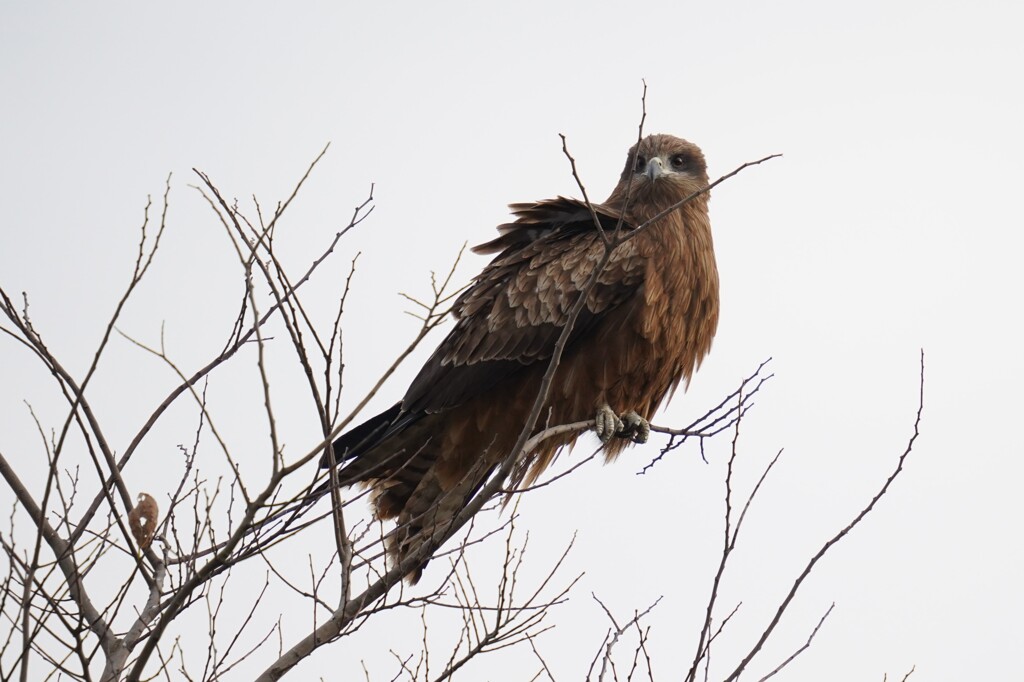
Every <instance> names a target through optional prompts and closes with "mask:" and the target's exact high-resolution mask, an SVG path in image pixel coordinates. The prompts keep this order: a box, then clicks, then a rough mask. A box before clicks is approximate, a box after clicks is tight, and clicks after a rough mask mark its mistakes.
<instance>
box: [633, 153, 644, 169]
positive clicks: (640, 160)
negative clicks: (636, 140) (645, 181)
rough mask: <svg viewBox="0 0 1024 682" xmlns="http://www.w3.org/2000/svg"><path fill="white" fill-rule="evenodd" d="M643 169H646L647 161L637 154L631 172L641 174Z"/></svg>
mask: <svg viewBox="0 0 1024 682" xmlns="http://www.w3.org/2000/svg"><path fill="white" fill-rule="evenodd" d="M645 168H647V159H645V158H644V157H642V156H640V155H639V154H637V157H636V161H635V162H634V163H633V172H635V173H643V172H644V169H645Z"/></svg>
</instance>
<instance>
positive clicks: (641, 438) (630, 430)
mask: <svg viewBox="0 0 1024 682" xmlns="http://www.w3.org/2000/svg"><path fill="white" fill-rule="evenodd" d="M620 423H621V424H622V426H621V428H619V429H618V430H617V431H616V432H615V435H616V436H619V437H620V438H629V439H630V440H631V441H633V442H634V443H638V444H641V445H642V444H643V443H646V442H647V439H648V438H650V437H651V423H650V422H649V421H647V420H646V419H644V418H643V417H641V416H640V415H639V414H637V413H636V412H635V411H633V410H630V411H629V412H627V413H626V414H624V415H622V419H621V420H620Z"/></svg>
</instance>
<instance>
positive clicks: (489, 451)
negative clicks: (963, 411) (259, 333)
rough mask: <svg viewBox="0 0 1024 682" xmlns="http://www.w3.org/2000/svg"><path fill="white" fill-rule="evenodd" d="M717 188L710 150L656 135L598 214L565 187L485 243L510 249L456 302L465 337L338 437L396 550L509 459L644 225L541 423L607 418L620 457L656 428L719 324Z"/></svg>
mask: <svg viewBox="0 0 1024 682" xmlns="http://www.w3.org/2000/svg"><path fill="white" fill-rule="evenodd" d="M707 185H708V177H707V169H706V165H705V162H704V155H703V154H702V153H701V150H700V149H699V148H698V147H697V146H696V145H694V144H692V143H690V142H687V141H686V140H682V139H679V138H677V137H672V136H670V135H650V136H648V137H645V138H643V139H642V140H640V141H639V142H638V143H637V144H636V145H634V146H633V148H631V149H630V150H629V153H628V155H627V160H626V166H625V168H624V169H623V171H622V175H621V177H620V178H619V183H618V185H617V186H616V187H615V189H614V190H613V191H612V193H611V196H609V197H608V199H607V200H606V201H605V202H603V203H601V204H593V205H592V208H593V213H592V212H591V210H590V209H591V207H588V205H587V204H586V203H585V202H583V201H579V200H575V199H567V198H564V197H558V198H555V199H548V200H545V201H538V202H536V203H526V204H513V205H511V206H510V209H511V211H512V214H513V215H514V216H515V221H514V222H511V223H508V224H505V225H501V226H499V227H498V231H499V233H500V236H499V237H497V238H496V239H494V240H492V241H489V242H487V243H485V244H481V245H479V246H477V247H475V248H474V249H473V250H474V252H476V253H479V254H495V255H494V258H493V260H491V262H490V263H489V264H488V265H487V266H486V267H485V268H484V269H483V271H482V272H481V273H480V274H479V275H477V276H476V278H475V279H474V280H473V282H472V284H471V285H470V287H469V288H468V289H467V290H466V291H465V292H463V293H462V295H461V296H460V297H459V298H458V299H457V301H456V302H455V304H454V306H453V309H452V314H453V315H454V318H455V325H454V327H453V329H452V330H451V332H450V333H449V334H448V336H447V337H446V338H445V339H444V340H443V341H442V342H441V344H440V346H438V348H437V350H436V351H434V353H433V355H431V356H430V358H429V359H428V360H427V362H426V364H425V365H424V366H423V368H422V369H421V370H420V372H419V374H418V375H417V376H416V378H415V379H414V380H413V382H412V385H410V386H409V389H408V391H406V393H405V396H404V397H403V398H402V400H401V401H400V402H398V403H397V404H395V405H394V406H393V407H391V408H390V409H388V410H386V411H385V412H383V413H381V414H379V415H377V416H375V417H373V418H371V419H369V420H368V421H366V422H364V423H363V424H361V425H359V426H357V427H355V428H353V429H351V430H349V431H348V432H347V433H344V434H342V435H341V436H340V437H339V438H338V439H337V440H336V441H335V442H334V444H333V454H334V460H335V463H336V464H337V465H338V466H339V467H340V468H339V471H338V475H339V481H340V483H341V485H343V486H347V485H352V484H356V483H361V484H363V485H365V486H367V487H369V488H370V489H371V494H372V500H373V505H374V507H375V512H376V515H377V517H378V518H382V519H388V518H396V519H397V521H398V524H399V527H398V531H396V533H394V534H393V535H392V537H391V539H390V542H389V553H390V555H391V557H392V559H395V560H401V559H402V558H404V556H405V555H407V554H408V553H409V552H411V551H413V549H414V546H415V542H416V538H418V537H419V538H422V537H424V535H425V533H428V532H432V531H436V530H437V529H440V528H443V526H444V524H445V522H446V521H449V520H450V519H451V518H452V517H453V516H454V515H455V514H456V513H458V511H459V510H460V509H461V508H462V506H463V505H464V504H465V502H466V501H467V500H468V499H469V497H470V496H471V495H472V494H473V493H474V492H475V491H476V490H478V489H479V487H480V486H481V485H482V484H483V482H484V481H485V480H486V479H487V477H488V476H489V475H490V474H492V473H493V472H494V471H495V469H496V468H497V467H498V466H499V465H500V463H501V462H502V461H503V459H504V458H505V457H506V456H508V455H509V451H510V450H511V449H512V447H513V446H514V445H515V442H516V439H517V437H518V436H519V434H520V431H521V430H522V428H523V425H524V423H525V421H526V420H527V417H528V414H529V412H530V409H531V407H532V406H533V403H534V401H535V399H536V396H537V394H538V390H539V387H540V384H541V380H542V377H543V375H544V372H545V370H546V369H547V366H548V363H549V359H550V358H551V356H552V353H553V350H554V348H555V343H556V341H557V339H558V337H559V335H560V334H561V332H562V330H563V328H564V327H565V325H566V322H567V319H568V316H569V313H570V310H571V309H572V307H573V304H574V303H576V301H577V300H578V299H579V297H580V296H581V292H582V290H583V289H584V287H585V286H586V284H587V282H588V280H589V279H590V277H591V275H592V273H593V271H594V268H595V267H596V266H597V265H598V263H599V261H601V259H602V256H603V255H604V254H605V248H606V247H605V243H606V239H608V238H609V237H612V236H614V235H616V231H617V230H618V236H619V237H628V236H629V233H630V232H632V231H634V230H637V229H638V228H642V229H640V231H639V232H638V233H637V234H636V235H634V236H633V237H632V238H628V239H625V240H623V241H621V243H619V244H618V246H616V247H615V249H614V251H613V252H612V254H611V257H610V260H609V261H608V263H607V265H606V267H605V268H604V269H603V271H602V272H601V273H600V275H599V276H598V277H597V280H596V283H595V285H594V286H593V288H592V289H591V290H590V291H589V293H588V294H587V298H586V302H585V305H584V306H583V307H582V309H581V312H580V314H579V316H578V318H577V319H576V321H575V324H574V325H573V327H572V329H571V333H570V336H569V337H568V343H567V345H566V346H565V349H564V352H563V355H562V358H561V362H560V364H559V366H558V368H557V371H556V373H555V375H554V381H553V383H552V384H551V390H550V392H549V395H548V397H547V402H546V404H545V405H544V409H543V410H542V412H541V417H540V419H539V420H538V425H537V426H536V427H535V432H536V431H540V430H541V429H543V428H544V427H545V425H551V426H554V425H559V424H566V423H572V422H578V421H584V420H588V419H595V417H596V429H595V430H596V431H597V434H598V436H599V437H600V438H601V440H602V441H603V442H604V454H605V457H606V459H607V460H611V459H614V458H615V457H616V456H617V455H618V454H619V453H620V452H621V451H622V450H623V448H624V447H625V446H626V445H627V444H629V443H630V442H643V441H645V440H646V439H647V435H648V433H649V424H648V421H647V420H649V419H650V418H651V417H652V416H653V414H654V412H655V411H656V410H657V409H658V406H659V405H661V403H662V401H663V400H664V399H665V398H666V397H667V396H670V395H671V394H672V392H673V391H674V390H675V388H676V387H677V386H678V385H679V383H680V382H681V381H686V382H687V383H688V382H689V380H690V377H691V375H692V374H693V372H694V371H695V369H696V368H697V366H698V365H699V364H700V362H701V359H702V358H703V357H704V356H705V355H706V354H707V352H708V350H709V349H710V348H711V341H712V338H713V337H714V334H715V329H716V327H717V324H718V306H719V304H718V288H719V287H718V269H717V266H716V264H715V255H714V248H713V245H712V239H711V224H710V221H709V219H708V210H707V202H708V196H707V194H706V193H700V192H701V190H703V189H705V188H706V187H707ZM695 193H697V196H695V197H693V198H692V199H691V200H690V201H688V202H686V203H684V204H683V205H681V206H678V207H677V208H675V209H674V210H671V211H670V212H668V213H667V214H665V215H661V214H662V213H663V212H664V211H665V210H666V209H669V208H672V207H673V206H674V205H676V204H678V203H679V202H680V201H681V200H683V199H685V198H686V197H688V196H690V195H693V194H695ZM659 216H660V217H659ZM652 220H653V222H650V221H652ZM649 222H650V224H648V223H649ZM597 223H599V224H600V226H601V229H600V230H599V229H598V228H597V226H596V224H597ZM578 435H579V434H578V433H575V432H574V433H569V434H564V435H561V436H558V437H554V438H551V439H548V440H545V441H543V442H542V443H541V444H540V445H538V446H537V447H536V448H535V449H534V450H533V451H532V452H528V453H524V455H523V459H522V460H521V462H520V464H519V465H518V466H517V468H516V469H515V470H514V472H513V474H512V484H514V485H518V484H523V483H527V484H528V483H530V482H531V481H533V480H534V479H536V478H537V476H538V475H539V474H540V473H541V472H542V471H544V469H545V468H546V467H547V466H548V465H549V464H550V463H551V462H552V460H553V459H554V458H555V456H556V454H557V453H558V451H559V450H560V449H561V448H563V447H564V446H566V445H570V444H572V443H574V442H575V440H576V438H577V437H578ZM329 464H330V462H329V457H325V458H324V460H323V461H322V462H321V466H322V467H327V466H329ZM420 569H422V566H421V567H420ZM418 577H419V570H414V571H413V573H412V574H411V575H410V578H411V579H412V580H413V581H415V580H416V579H417V578H418Z"/></svg>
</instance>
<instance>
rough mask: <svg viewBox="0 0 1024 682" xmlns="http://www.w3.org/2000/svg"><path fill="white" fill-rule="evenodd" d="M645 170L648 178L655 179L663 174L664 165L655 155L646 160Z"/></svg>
mask: <svg viewBox="0 0 1024 682" xmlns="http://www.w3.org/2000/svg"><path fill="white" fill-rule="evenodd" d="M645 172H646V175H647V179H648V180H657V179H658V178H660V177H661V176H662V175H664V174H665V166H664V164H662V162H661V159H659V158H658V157H657V156H655V157H654V158H653V159H651V160H650V161H648V162H647V170H646V171H645Z"/></svg>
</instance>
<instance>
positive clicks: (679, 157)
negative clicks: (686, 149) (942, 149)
mask: <svg viewBox="0 0 1024 682" xmlns="http://www.w3.org/2000/svg"><path fill="white" fill-rule="evenodd" d="M670 160H671V162H672V167H673V168H675V169H677V170H678V169H681V168H685V167H686V163H687V161H688V160H689V159H687V158H686V155H685V154H676V155H675V156H673V157H672V158H671V159H670Z"/></svg>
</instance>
